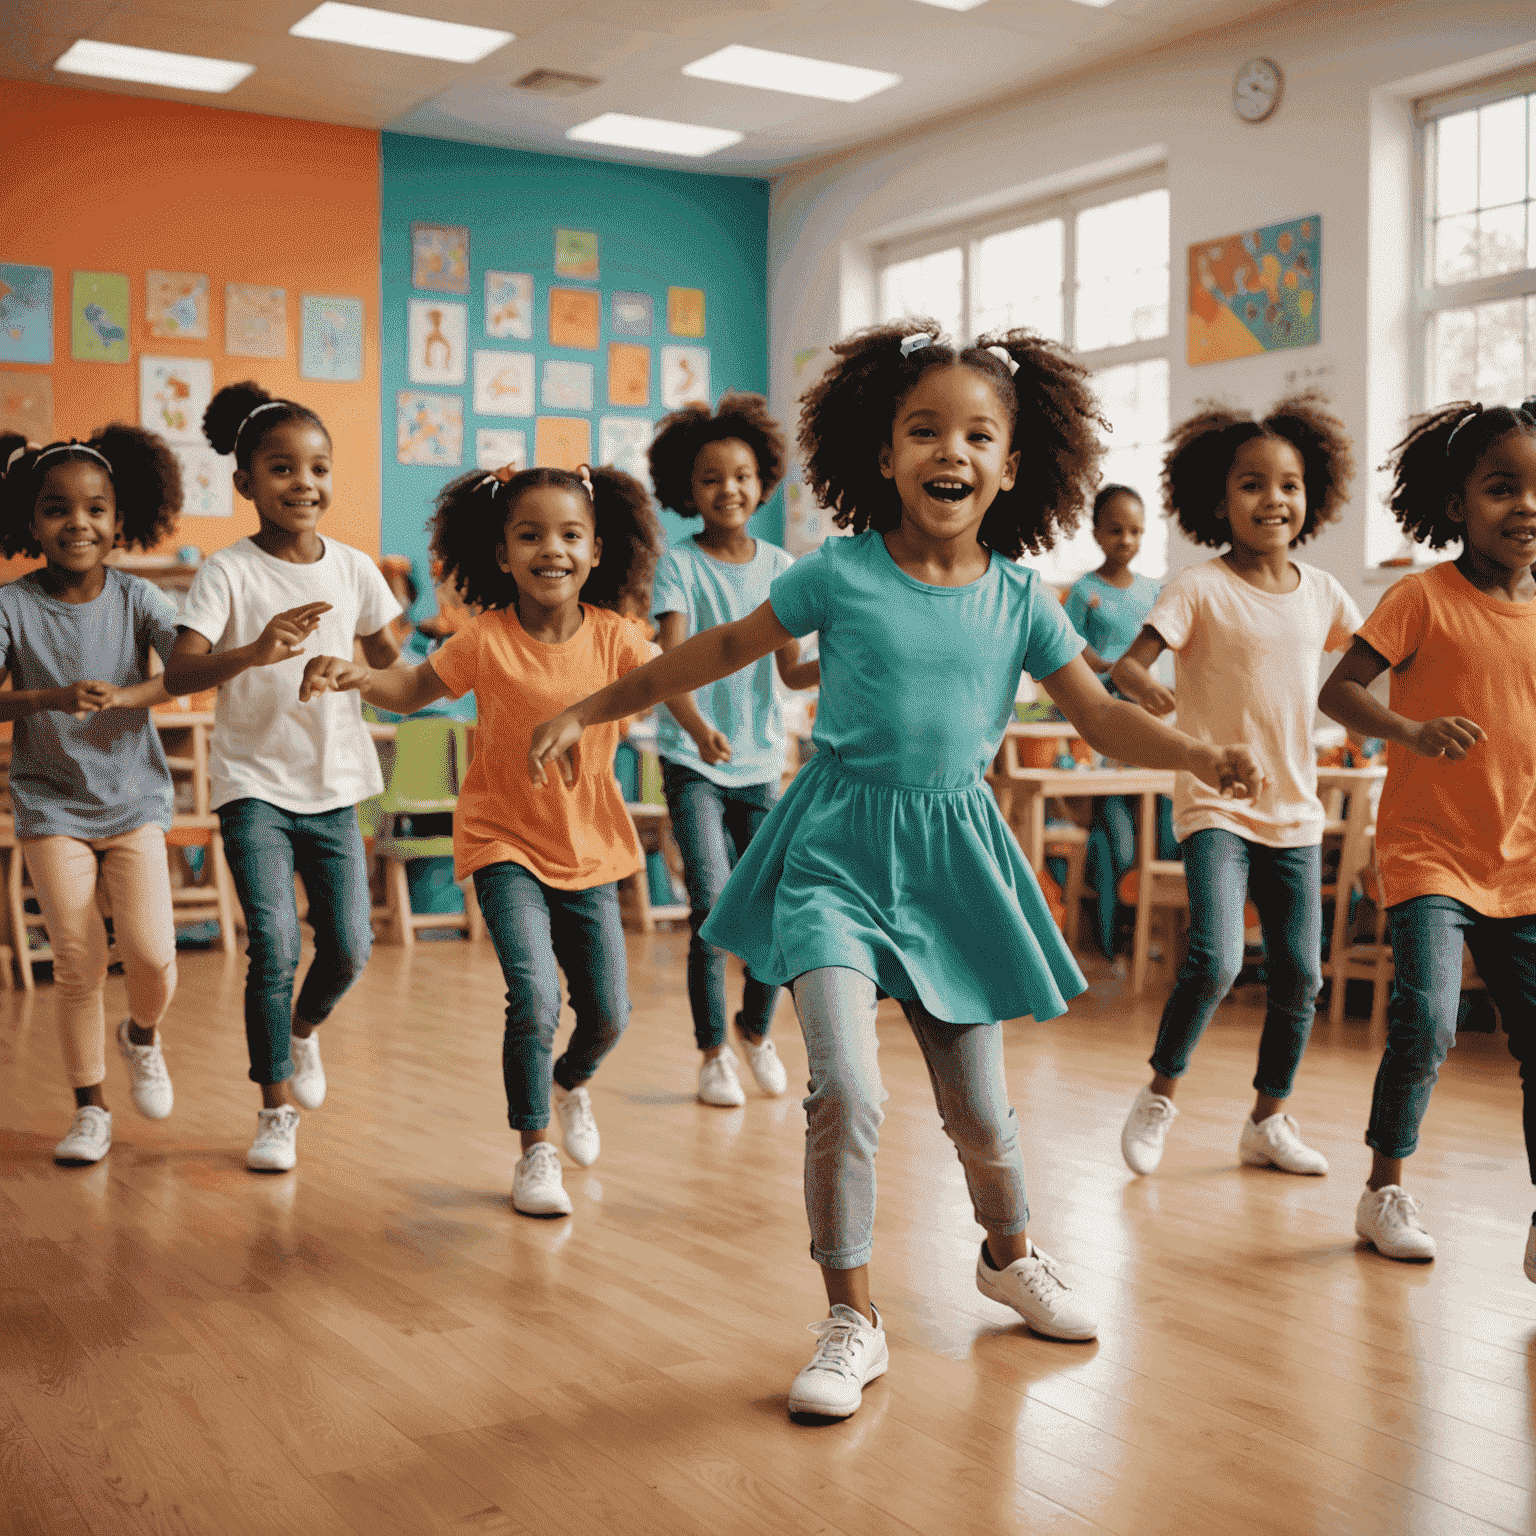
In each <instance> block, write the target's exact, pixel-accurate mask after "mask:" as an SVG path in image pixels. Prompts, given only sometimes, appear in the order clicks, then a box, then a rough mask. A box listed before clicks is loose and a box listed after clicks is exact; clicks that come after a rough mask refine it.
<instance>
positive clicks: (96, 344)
mask: <svg viewBox="0 0 1536 1536" xmlns="http://www.w3.org/2000/svg"><path fill="white" fill-rule="evenodd" d="M69 355H70V356H71V357H72V358H74V360H75V361H76V362H77V363H126V362H127V361H128V359H129V357H130V356H131V355H132V354H131V352H130V350H129V345H128V279H127V278H126V277H125V276H124V275H123V274H122V273H121V272H76V273H75V275H74V286H73V289H72V290H71V293H70V299H69Z"/></svg>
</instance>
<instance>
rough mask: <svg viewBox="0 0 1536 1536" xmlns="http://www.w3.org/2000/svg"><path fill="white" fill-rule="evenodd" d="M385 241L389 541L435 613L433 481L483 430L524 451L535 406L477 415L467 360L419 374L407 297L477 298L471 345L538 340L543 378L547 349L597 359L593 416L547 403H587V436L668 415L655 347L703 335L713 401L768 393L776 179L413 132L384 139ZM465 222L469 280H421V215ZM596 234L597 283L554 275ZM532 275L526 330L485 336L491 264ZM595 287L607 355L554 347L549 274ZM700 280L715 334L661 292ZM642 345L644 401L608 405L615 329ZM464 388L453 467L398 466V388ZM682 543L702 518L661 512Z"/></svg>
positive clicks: (765, 527)
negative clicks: (414, 236)
mask: <svg viewBox="0 0 1536 1536" xmlns="http://www.w3.org/2000/svg"><path fill="white" fill-rule="evenodd" d="M381 174H382V188H381V194H382V195H381V221H380V238H381V245H382V252H381V255H382V268H383V301H384V307H383V324H382V327H381V330H382V337H383V358H382V362H383V368H382V384H381V393H382V400H381V402H380V403H381V408H382V413H383V460H384V463H383V476H382V484H383V503H384V512H383V530H382V532H383V545H382V547H383V550H384V552H385V553H386V554H400V555H406V556H408V557H410V559H411V560H412V562H413V564H414V566H415V569H416V584H417V587H418V589H419V590H420V591H421V592H422V594H423V601H422V602H421V603H419V604H418V606H417V609H416V612H417V615H418V616H420V615H421V614H423V613H430V612H431V611H432V603H431V600H430V595H429V594H430V589H431V581H430V578H429V576H428V574H427V572H428V565H427V558H428V557H427V533H426V529H425V522H426V519H427V517H428V516H429V515H430V513H431V510H432V499H433V497H434V496H435V495H436V494H437V492H438V491H439V490H440V489H441V488H442V487H443V486H444V485H446V484H447V483H448V482H449V481H450V480H452V479H454V478H455V477H456V476H457V475H459V474H462V473H463V472H464V471H465V470H467V469H470V468H472V467H473V466H474V463H475V428H476V427H477V426H480V427H499V428H511V429H514V430H519V431H523V432H526V434H527V437H528V451H529V457H530V461H531V460H532V457H533V452H534V417H532V416H527V417H511V416H479V415H476V413H475V411H474V408H473V407H474V388H473V384H474V377H473V366H472V358H471V359H470V366H469V368H468V369H467V371H466V377H465V382H464V383H463V384H462V385H461V386H457V387H454V386H443V385H438V384H423V383H412V382H411V381H410V379H409V376H408V366H407V363H408V359H407V343H408V331H407V324H408V318H407V317H408V303H409V301H410V300H411V299H431V300H441V301H442V302H444V303H454V304H464V305H466V306H467V308H468V312H469V313H468V350H469V352H470V353H471V354H472V353H473V352H474V351H477V350H482V349H484V350H495V351H506V352H531V353H532V354H533V355H534V359H535V364H534V367H535V387H536V388H538V387H539V384H540V382H541V381H542V377H543V365H544V363H545V361H546V360H549V359H566V360H569V361H572V362H586V363H591V364H592V365H593V373H594V385H595V387H594V392H593V407H592V410H591V411H590V412H589V413H588V412H573V411H566V410H556V409H554V408H552V407H551V408H547V409H546V408H545V407H543V406H540V407H538V413H539V414H544V415H554V416H570V415H576V414H586V415H589V416H590V419H591V423H592V448H593V454H594V456H596V454H597V447H598V420H599V418H600V417H602V416H628V417H644V418H647V419H649V420H651V421H653V422H654V421H656V420H658V419H659V418H660V417H661V416H662V415H663V414H665V413H664V411H663V408H662V405H661V377H660V359H661V349H662V347H663V346H667V345H669V344H670V345H684V346H705V347H708V348H709V351H710V375H709V386H710V398H711V401H712V402H713V401H715V400H718V399H719V397H720V395H721V394H722V393H723V392H724V391H725V390H727V389H749V390H756V391H757V392H758V393H760V394H766V393H767V390H768V255H767V251H768V183H767V182H766V181H759V180H753V179H747V178H744V177H727V176H703V175H697V174H690V173H688V172H685V171H659V170H652V169H649V168H646V167H640V166H630V165H610V164H605V163H603V162H600V161H594V160H578V159H567V158H565V157H563V156H558V155H536V154H525V153H522V152H519V151H515V150H504V149H491V148H487V147H485V146H482V145H474V144H456V143H450V142H447V141H444V140H441V139H423V138H415V137H412V136H410V135H407V134H397V133H386V134H384V135H383V154H382V173H381ZM417 222H420V223H433V224H454V225H464V226H467V227H468V229H469V263H470V271H469V292H468V293H467V294H447V293H440V294H434V293H425V292H422V291H420V290H417V289H415V288H413V287H412V285H411V276H412V273H411V225H412V224H413V223H417ZM557 227H559V228H564V229H578V230H590V231H592V232H594V233H595V234H596V235H597V237H598V250H599V276H598V279H597V280H596V281H595V282H584V281H581V280H578V279H574V278H565V277H561V278H556V276H555V270H554V255H555V230H556V228H557ZM488 270H489V271H497V272H526V273H529V274H531V275H532V277H533V280H534V295H535V297H534V320H533V338H532V340H517V339H512V338H501V337H496V338H492V337H487V335H486V333H485V273H486V272H487V271H488ZM552 285H553V286H558V287H571V288H595V289H597V290H598V291H599V293H600V294H601V300H602V302H601V311H602V335H601V345H600V348H599V350H598V351H597V352H590V351H584V350H564V349H559V348H555V347H552V346H551V345H550V344H549V309H548V303H547V294H548V290H549V288H550V287H551V286H552ZM669 286H675V287H681V288H701V289H703V291H704V295H705V326H706V329H705V334H704V336H703V337H702V338H701V339H697V340H695V339H694V338H677V337H671V336H669V335H668V334H667V289H668V287H669ZM615 290H621V291H626V292H634V293H645V294H649V295H650V297H651V304H652V315H653V319H652V327H651V334H650V336H649V337H639V336H626V335H616V334H615V333H614V332H613V331H612V330H611V329H610V324H611V320H612V312H611V308H610V304H609V295H610V294H611V293H612V292H614V291H615ZM610 339H612V340H616V341H634V342H643V343H644V344H645V345H648V346H649V347H650V349H651V390H650V394H651V403H650V406H649V407H648V408H645V409H640V408H628V407H619V406H610V405H608V404H607V403H606V402H607V345H608V342H609V340H610ZM402 390H406V391H423V392H426V393H429V394H456V395H458V396H460V397H461V399H462V400H463V411H464V449H463V456H462V459H461V461H460V463H459V464H458V465H457V466H456V467H448V466H442V467H439V466H428V465H420V464H401V463H399V462H398V461H397V458H396V395H397V392H399V391H402ZM662 518H663V521H664V522H665V523H666V525H667V533H668V536H669V538H671V539H672V540H673V541H674V542H675V541H676V540H677V539H678V538H680V537H685V536H686V535H687V534H688V533H690V532H692V531H694V530H696V529H697V528H698V527H699V524H698V522H697V520H693V521H691V522H684V520H683V519H681V518H678V517H675V516H673V515H672V514H671V513H668V512H663V513H662ZM783 526H784V523H783V512H782V504H781V500H780V497H779V496H777V495H776V496H775V497H774V499H773V500H772V501H771V502H770V503H769V504H768V505H767V506H765V507H764V508H763V510H762V511H761V512H759V513H758V515H757V517H756V518H755V519H754V521H753V530H754V532H757V533H759V534H761V535H762V537H764V538H766V539H769V540H772V541H773V542H774V543H779V542H782V538H783Z"/></svg>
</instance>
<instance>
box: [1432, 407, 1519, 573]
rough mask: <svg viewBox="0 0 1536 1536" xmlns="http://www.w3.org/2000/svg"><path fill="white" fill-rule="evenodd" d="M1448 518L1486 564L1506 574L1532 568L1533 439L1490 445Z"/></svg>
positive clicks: (1510, 438)
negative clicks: (1462, 527)
mask: <svg viewBox="0 0 1536 1536" xmlns="http://www.w3.org/2000/svg"><path fill="white" fill-rule="evenodd" d="M1446 512H1447V514H1448V515H1449V516H1450V517H1451V518H1452V519H1454V520H1455V521H1456V522H1458V523H1462V524H1464V525H1465V527H1466V542H1467V544H1468V546H1469V547H1470V548H1471V549H1474V550H1476V551H1477V553H1478V554H1479V555H1481V556H1482V557H1483V558H1484V559H1485V560H1488V561H1491V562H1492V563H1493V564H1494V565H1497V566H1501V567H1502V568H1503V569H1505V570H1507V571H1520V570H1524V569H1526V568H1527V567H1529V566H1530V565H1532V564H1533V563H1536V434H1532V433H1529V432H1507V433H1505V435H1504V436H1503V437H1501V438H1499V439H1497V440H1496V441H1495V442H1493V443H1490V444H1489V445H1488V447H1487V449H1486V450H1485V451H1484V453H1483V456H1482V458H1480V459H1479V460H1478V461H1477V464H1476V465H1475V466H1474V467H1473V470H1472V473H1471V474H1470V475H1468V476H1467V481H1466V484H1465V485H1464V486H1463V487H1462V493H1461V495H1460V496H1458V497H1455V498H1453V499H1452V501H1451V503H1450V505H1449V506H1448V507H1447V508H1446Z"/></svg>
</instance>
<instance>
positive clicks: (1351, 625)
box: [1147, 556, 1361, 848]
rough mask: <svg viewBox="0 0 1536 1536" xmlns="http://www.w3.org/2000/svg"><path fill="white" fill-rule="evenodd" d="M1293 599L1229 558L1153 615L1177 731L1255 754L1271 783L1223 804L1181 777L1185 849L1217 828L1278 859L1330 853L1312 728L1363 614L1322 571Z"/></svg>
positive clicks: (1189, 581) (1178, 806)
mask: <svg viewBox="0 0 1536 1536" xmlns="http://www.w3.org/2000/svg"><path fill="white" fill-rule="evenodd" d="M1291 563H1292V564H1293V565H1294V566H1295V567H1296V569H1297V570H1298V571H1299V572H1300V573H1301V581H1300V583H1299V584H1298V586H1297V587H1296V589H1295V591H1293V592H1284V593H1275V592H1261V591H1260V590H1259V589H1258V588H1257V587H1255V586H1252V585H1250V584H1249V583H1248V582H1246V581H1244V580H1243V578H1242V577H1241V576H1239V575H1237V574H1236V573H1235V572H1234V571H1233V570H1232V568H1231V567H1230V566H1229V565H1228V564H1227V562H1226V561H1225V560H1223V559H1222V558H1221V557H1220V556H1217V558H1216V559H1214V560H1207V561H1205V562H1204V563H1203V564H1201V565H1197V566H1193V567H1192V568H1191V569H1189V570H1187V571H1183V572H1181V573H1180V574H1179V575H1178V576H1175V577H1174V578H1173V580H1172V581H1170V582H1169V583H1168V584H1167V585H1166V586H1165V587H1164V588H1163V590H1162V592H1161V594H1160V595H1159V597H1158V599H1157V604H1156V606H1155V607H1154V608H1153V609H1152V612H1151V613H1149V614H1148V615H1147V623H1148V625H1149V626H1150V627H1151V628H1153V629H1155V630H1156V631H1157V632H1158V634H1159V635H1161V636H1162V638H1163V641H1164V643H1165V644H1166V645H1167V647H1168V649H1169V650H1170V651H1172V652H1173V653H1174V657H1175V668H1174V678H1175V681H1174V691H1175V692H1176V694H1177V695H1178V700H1179V708H1178V715H1177V721H1178V727H1179V729H1180V730H1181V731H1185V732H1187V733H1188V734H1189V735H1191V736H1193V737H1195V739H1196V740H1198V741H1204V742H1208V743H1210V744H1211V745H1212V746H1235V745H1238V744H1239V743H1242V744H1246V745H1247V746H1249V747H1251V748H1252V749H1253V751H1254V754H1255V755H1256V756H1257V758H1258V760H1259V765H1260V767H1262V768H1263V770H1264V775H1265V779H1266V783H1265V785H1264V789H1263V791H1262V793H1261V794H1260V795H1259V797H1258V799H1257V800H1251V801H1250V800H1224V799H1222V797H1221V794H1220V793H1219V792H1218V791H1217V790H1215V789H1212V788H1211V787H1210V786H1209V785H1207V784H1202V783H1201V782H1200V780H1199V779H1197V778H1196V777H1195V776H1194V775H1193V774H1191V773H1181V774H1180V775H1179V776H1178V784H1177V788H1176V789H1175V791H1174V796H1173V829H1174V832H1175V833H1176V834H1177V836H1178V837H1179V839H1180V840H1181V841H1182V840H1183V839H1184V838H1186V837H1189V836H1191V835H1192V834H1193V833H1196V832H1203V831H1206V830H1207V829H1210V828H1220V829H1222V830H1224V831H1227V832H1235V833H1236V834H1237V836H1239V837H1242V838H1246V839H1247V840H1248V841H1249V842H1252V843H1264V844H1266V845H1267V846H1269V847H1271V848H1305V847H1307V846H1308V845H1309V844H1311V843H1318V842H1321V841H1322V837H1323V822H1324V816H1323V803H1322V801H1321V800H1319V799H1318V797H1317V754H1316V752H1315V751H1314V750H1313V746H1312V720H1313V716H1314V714H1315V712H1316V709H1317V689H1318V680H1317V678H1318V670H1319V667H1320V665H1321V663H1322V659H1323V652H1324V651H1336V650H1341V649H1342V648H1343V647H1344V646H1346V645H1347V644H1348V643H1349V640H1350V637H1351V636H1352V635H1353V634H1354V632H1355V631H1356V630H1357V629H1358V628H1359V627H1360V623H1361V618H1360V610H1359V609H1358V608H1357V607H1356V606H1355V604H1354V600H1353V599H1352V598H1351V597H1350V595H1349V593H1347V592H1346V591H1345V590H1344V588H1343V587H1342V586H1341V585H1340V584H1339V582H1337V581H1336V580H1335V579H1334V578H1333V577H1332V576H1330V575H1329V574H1328V573H1327V572H1326V571H1320V570H1319V569H1318V568H1317V567H1316V566H1315V565H1303V564H1302V563H1301V562H1300V561H1299V560H1294V561H1292V562H1291Z"/></svg>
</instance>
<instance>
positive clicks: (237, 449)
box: [203, 379, 331, 469]
mask: <svg viewBox="0 0 1536 1536" xmlns="http://www.w3.org/2000/svg"><path fill="white" fill-rule="evenodd" d="M258 406H266V407H268V408H267V409H266V410H263V411H262V412H261V413H260V415H255V416H253V415H252V412H254V411H255V410H256V409H257V407H258ZM285 421H312V422H314V424H315V425H316V426H317V427H319V428H320V430H321V431H322V432H324V433H325V436H326V441H327V442H329V441H330V436H331V433H330V428H329V427H327V426H326V424H325V423H324V422H323V421H321V420H320V418H319V417H318V416H317V415H316V414H315V413H314V412H313V411H312V410H310V408H309V407H308V406H307V405H300V404H299V403H298V401H296V400H279V399H277V398H276V397H275V396H273V395H270V394H268V393H267V391H266V390H264V389H263V388H262V387H261V385H260V384H258V383H256V382H255V381H254V380H253V379H246V380H245V381H244V382H243V383H240V384H226V385H225V386H224V388H223V389H221V390H220V391H219V392H218V394H216V395H215V396H214V397H213V399H212V400H210V401H209V402H208V409H207V410H206V411H204V412H203V436H204V437H206V438H207V439H208V442H209V444H210V446H211V447H212V448H213V451H214V452H215V453H233V454H234V456H235V468H236V469H249V468H250V467H251V458H252V456H253V455H254V454H255V452H256V450H257V449H258V448H259V447H261V444H262V440H263V439H264V438H265V437H266V435H267V434H268V433H269V432H270V431H271V430H272V429H273V427H276V426H279V425H281V424H282V423H283V422H285Z"/></svg>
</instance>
